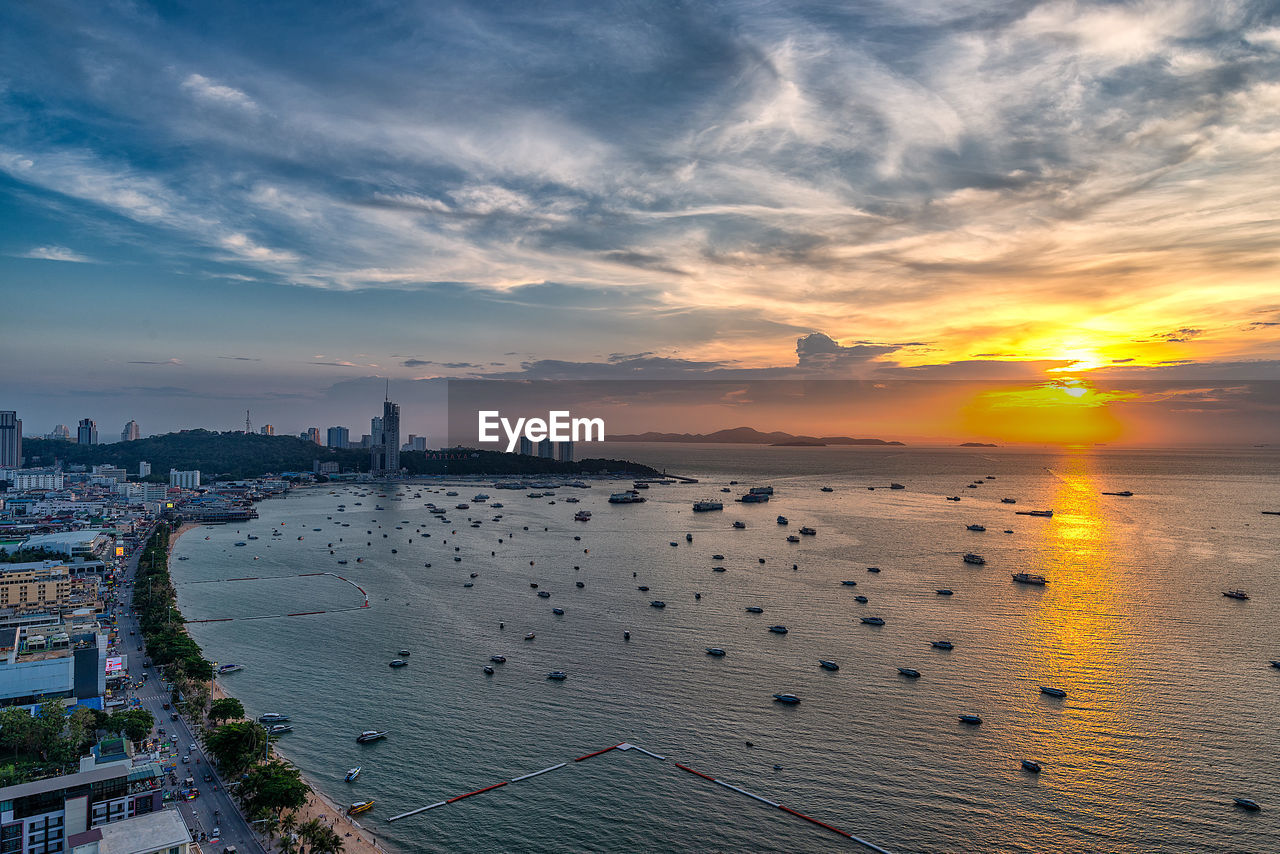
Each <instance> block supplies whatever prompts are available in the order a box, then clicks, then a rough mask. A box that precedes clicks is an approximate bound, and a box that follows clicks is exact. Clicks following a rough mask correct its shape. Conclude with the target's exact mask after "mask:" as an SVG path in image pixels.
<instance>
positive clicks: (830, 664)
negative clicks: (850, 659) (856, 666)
mask: <svg viewBox="0 0 1280 854" xmlns="http://www.w3.org/2000/svg"><path fill="white" fill-rule="evenodd" d="M818 666H819V667H821V668H822V669H823V670H839V669H840V665H838V664H836V663H835V662H834V661H827V660H826V659H825V658H819V659H818Z"/></svg>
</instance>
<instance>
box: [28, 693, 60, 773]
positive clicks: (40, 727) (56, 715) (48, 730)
mask: <svg viewBox="0 0 1280 854" xmlns="http://www.w3.org/2000/svg"><path fill="white" fill-rule="evenodd" d="M66 712H67V710H66V707H65V706H63V705H62V701H61V700H45V701H44V702H43V703H41V704H40V708H39V710H37V711H36V714H35V717H34V722H35V749H36V750H37V751H38V752H39V753H40V756H41V758H44V759H58V758H60V757H58V755H57V754H59V753H60V750H59V748H60V747H61V746H62V731H63V730H64V729H65V728H66V725H67V713H66Z"/></svg>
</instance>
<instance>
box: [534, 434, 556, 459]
mask: <svg viewBox="0 0 1280 854" xmlns="http://www.w3.org/2000/svg"><path fill="white" fill-rule="evenodd" d="M538 456H540V457H542V458H543V459H548V460H554V459H555V458H556V443H555V442H553V441H551V440H550V439H543V440H542V441H541V442H539V443H538Z"/></svg>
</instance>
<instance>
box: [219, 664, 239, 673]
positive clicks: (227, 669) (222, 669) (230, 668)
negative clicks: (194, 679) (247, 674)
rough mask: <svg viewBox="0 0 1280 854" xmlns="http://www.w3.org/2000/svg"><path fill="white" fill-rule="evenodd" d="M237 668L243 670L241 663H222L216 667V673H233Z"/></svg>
mask: <svg viewBox="0 0 1280 854" xmlns="http://www.w3.org/2000/svg"><path fill="white" fill-rule="evenodd" d="M237 670H244V665H243V664H223V665H221V666H219V667H218V675H219V676H221V675H222V674H224V673H235V672H236V671H237Z"/></svg>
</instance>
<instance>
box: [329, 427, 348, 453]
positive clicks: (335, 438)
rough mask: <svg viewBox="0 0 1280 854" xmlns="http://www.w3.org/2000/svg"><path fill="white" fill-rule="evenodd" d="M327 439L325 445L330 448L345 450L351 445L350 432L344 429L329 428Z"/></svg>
mask: <svg viewBox="0 0 1280 854" xmlns="http://www.w3.org/2000/svg"><path fill="white" fill-rule="evenodd" d="M328 439H329V441H328V442H326V443H325V444H326V445H328V446H329V447H330V448H345V447H346V446H347V445H350V444H351V431H349V430H348V429H347V428H346V427H330V428H329V436H328Z"/></svg>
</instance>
